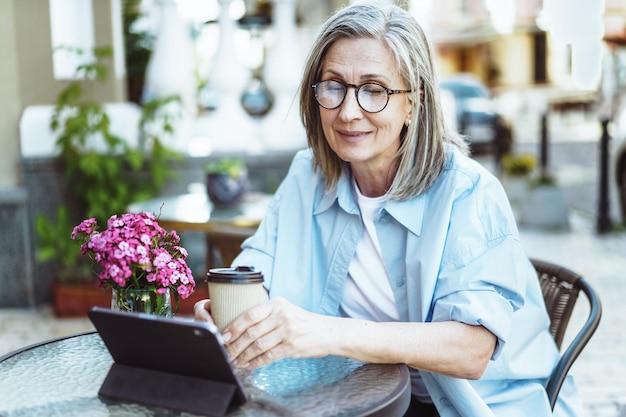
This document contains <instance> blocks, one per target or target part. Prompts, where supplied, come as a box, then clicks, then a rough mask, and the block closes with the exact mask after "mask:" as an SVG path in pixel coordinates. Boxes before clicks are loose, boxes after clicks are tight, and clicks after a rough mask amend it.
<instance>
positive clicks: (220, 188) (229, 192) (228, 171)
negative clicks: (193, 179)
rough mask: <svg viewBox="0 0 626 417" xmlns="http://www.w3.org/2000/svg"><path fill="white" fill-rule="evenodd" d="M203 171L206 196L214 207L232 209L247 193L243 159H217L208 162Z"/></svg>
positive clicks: (246, 172)
mask: <svg viewBox="0 0 626 417" xmlns="http://www.w3.org/2000/svg"><path fill="white" fill-rule="evenodd" d="M204 170H205V172H206V174H207V182H206V187H207V194H208V195H209V198H210V199H211V202H212V203H213V204H215V206H216V207H220V208H228V207H234V206H236V205H237V204H239V203H240V202H241V200H242V198H243V196H244V195H245V194H246V192H247V191H248V170H247V168H246V164H245V161H244V160H243V158H240V157H224V158H219V159H217V160H214V161H210V162H208V163H207V164H206V165H205V166H204Z"/></svg>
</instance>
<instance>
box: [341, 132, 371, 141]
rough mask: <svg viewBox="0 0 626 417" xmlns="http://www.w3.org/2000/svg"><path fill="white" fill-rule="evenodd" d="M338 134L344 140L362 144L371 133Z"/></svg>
mask: <svg viewBox="0 0 626 417" xmlns="http://www.w3.org/2000/svg"><path fill="white" fill-rule="evenodd" d="M338 133H339V135H341V137H342V139H343V140H345V141H346V142H351V143H356V142H361V141H362V140H364V139H365V138H367V137H368V135H369V132H349V131H345V130H339V131H338Z"/></svg>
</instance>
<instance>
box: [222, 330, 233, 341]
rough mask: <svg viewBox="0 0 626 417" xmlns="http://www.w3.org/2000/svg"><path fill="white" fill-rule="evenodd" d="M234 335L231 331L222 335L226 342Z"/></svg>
mask: <svg viewBox="0 0 626 417" xmlns="http://www.w3.org/2000/svg"><path fill="white" fill-rule="evenodd" d="M232 337H233V335H232V334H230V332H226V333H224V334H223V335H222V340H224V343H228V342H229V341H230V339H231V338H232Z"/></svg>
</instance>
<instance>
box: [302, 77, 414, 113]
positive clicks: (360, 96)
mask: <svg viewBox="0 0 626 417" xmlns="http://www.w3.org/2000/svg"><path fill="white" fill-rule="evenodd" d="M311 87H313V89H314V90H315V99H316V100H317V102H318V103H319V105H320V106H322V107H323V108H325V109H328V110H333V109H336V108H337V107H339V106H341V103H343V101H344V100H345V98H346V94H347V93H348V87H353V88H354V95H355V96H356V101H357V103H359V106H360V107H361V108H362V109H363V110H364V111H366V112H368V113H378V112H381V111H383V109H384V108H385V107H387V103H388V102H389V96H390V95H392V94H402V93H410V92H411V90H391V89H389V88H387V87H385V86H382V85H380V84H378V83H365V84H361V85H354V84H344V83H341V82H339V81H333V80H327V81H320V82H319V83H315V84H313V85H312V86H311Z"/></svg>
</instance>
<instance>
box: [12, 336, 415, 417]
mask: <svg viewBox="0 0 626 417" xmlns="http://www.w3.org/2000/svg"><path fill="white" fill-rule="evenodd" d="M112 363H113V360H112V358H111V356H110V354H109V352H108V350H107V349H106V347H105V345H104V343H103V342H102V339H101V338H100V336H99V335H98V334H97V333H87V334H82V335H76V336H72V337H69V338H64V339H59V340H54V341H50V342H46V343H43V344H40V345H37V346H33V347H30V348H25V349H23V350H21V351H18V352H14V353H12V354H9V355H6V356H5V357H4V358H3V360H2V361H1V362H0V416H3V417H18V416H29V417H30V416H35V415H37V416H38V415H46V416H57V415H58V416H61V415H62V416H69V417H71V416H94V417H97V416H160V417H168V416H193V415H194V414H189V413H181V412H177V411H173V410H167V409H163V408H159V407H152V406H147V405H141V404H136V403H130V402H122V401H115V400H110V399H106V398H103V397H99V396H98V389H99V388H100V386H101V384H102V382H103V381H104V378H105V376H106V374H107V372H108V370H109V368H110V366H111V365H112ZM240 377H241V379H242V381H243V384H244V389H245V390H246V392H247V393H248V396H249V400H248V402H247V403H245V404H244V405H243V406H241V407H239V408H237V409H235V410H232V411H231V412H230V413H229V414H228V416H229V417H230V416H233V417H247V416H311V417H321V416H365V415H378V416H383V415H390V414H389V413H392V414H394V415H401V414H402V413H403V412H404V410H406V408H407V407H408V403H409V400H410V382H409V374H408V370H407V368H406V367H405V366H404V365H382V364H366V363H362V362H358V361H354V360H351V359H347V358H343V357H335V356H328V357H325V358H314V359H283V360H280V361H277V362H274V363H271V364H269V365H266V366H264V367H261V368H258V369H256V370H254V371H252V372H245V373H241V374H240Z"/></svg>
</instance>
